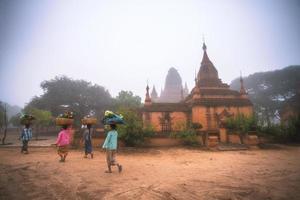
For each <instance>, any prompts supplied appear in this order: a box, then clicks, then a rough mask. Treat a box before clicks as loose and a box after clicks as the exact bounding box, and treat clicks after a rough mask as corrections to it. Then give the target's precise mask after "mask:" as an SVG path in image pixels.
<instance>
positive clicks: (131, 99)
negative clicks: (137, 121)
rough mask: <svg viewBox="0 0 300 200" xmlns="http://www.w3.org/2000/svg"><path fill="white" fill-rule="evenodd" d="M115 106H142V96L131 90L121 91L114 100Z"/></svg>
mask: <svg viewBox="0 0 300 200" xmlns="http://www.w3.org/2000/svg"><path fill="white" fill-rule="evenodd" d="M114 106H115V107H116V108H117V109H118V108H120V107H126V108H137V107H140V106H141V97H139V96H137V95H134V94H133V93H132V92H131V91H123V90H122V91H121V92H119V94H118V96H116V98H115V100H114Z"/></svg>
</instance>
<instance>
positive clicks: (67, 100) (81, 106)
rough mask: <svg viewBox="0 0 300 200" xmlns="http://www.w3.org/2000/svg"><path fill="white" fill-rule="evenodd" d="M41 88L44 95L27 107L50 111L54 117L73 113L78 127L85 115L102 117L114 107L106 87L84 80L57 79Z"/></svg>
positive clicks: (64, 77)
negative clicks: (110, 107)
mask: <svg viewBox="0 0 300 200" xmlns="http://www.w3.org/2000/svg"><path fill="white" fill-rule="evenodd" d="M41 88H42V89H43V91H44V94H42V95H41V96H39V97H37V96H36V97H34V98H33V99H32V100H31V101H30V102H29V104H28V105H27V106H26V107H31V108H38V109H42V110H48V111H50V112H51V113H52V114H53V115H54V116H58V115H59V114H61V113H63V112H65V111H73V112H74V113H75V123H76V124H77V125H79V124H80V119H81V118H83V117H84V116H85V115H87V114H91V113H94V114H96V115H102V114H103V112H104V110H105V109H106V108H107V107H109V106H111V105H112V98H111V96H110V94H109V92H108V91H107V90H105V88H104V87H102V86H99V85H96V84H94V85H93V84H91V83H90V82H87V81H84V80H73V79H71V78H68V77H66V76H61V77H55V78H54V79H52V80H48V81H44V82H42V83H41Z"/></svg>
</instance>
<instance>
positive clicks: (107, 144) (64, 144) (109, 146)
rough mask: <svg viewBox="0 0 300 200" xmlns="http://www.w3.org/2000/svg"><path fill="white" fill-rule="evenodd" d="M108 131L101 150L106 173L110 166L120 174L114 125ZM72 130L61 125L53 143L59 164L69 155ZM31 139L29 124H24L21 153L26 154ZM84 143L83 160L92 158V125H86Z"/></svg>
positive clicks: (115, 127)
mask: <svg viewBox="0 0 300 200" xmlns="http://www.w3.org/2000/svg"><path fill="white" fill-rule="evenodd" d="M109 127H110V130H109V131H108V133H107V136H106V138H105V141H104V143H103V145H102V148H103V149H105V151H106V162H107V168H108V169H107V170H106V171H105V172H106V173H112V166H117V168H118V172H122V165H120V164H119V163H118V162H117V161H116V151H117V146H118V145H117V144H118V132H117V126H116V124H110V125H109ZM71 135H72V129H71V128H70V125H67V124H65V125H62V128H61V131H60V132H59V134H58V137H57V140H56V142H55V144H56V146H57V153H58V155H59V156H60V160H59V161H60V162H65V161H66V158H67V156H68V153H69V146H70V142H71ZM31 138H32V130H31V128H30V124H25V127H24V129H23V130H22V132H21V136H20V139H21V140H22V144H23V145H22V148H21V153H24V154H28V142H29V140H30V139H31ZM81 141H83V143H84V149H85V152H84V158H87V157H88V155H90V157H91V158H94V153H93V146H92V125H91V124H87V125H86V129H85V130H84V132H83V137H82V140H81Z"/></svg>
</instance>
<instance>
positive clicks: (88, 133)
mask: <svg viewBox="0 0 300 200" xmlns="http://www.w3.org/2000/svg"><path fill="white" fill-rule="evenodd" d="M86 126H87V129H86V130H85V131H84V133H83V141H84V151H85V155H84V157H85V158H87V156H88V154H90V155H91V158H94V154H93V147H92V129H91V128H92V125H91V124H87V125H86Z"/></svg>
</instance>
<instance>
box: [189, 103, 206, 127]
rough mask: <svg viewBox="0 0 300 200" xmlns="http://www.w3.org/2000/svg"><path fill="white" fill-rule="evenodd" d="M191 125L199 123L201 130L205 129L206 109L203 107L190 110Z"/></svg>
mask: <svg viewBox="0 0 300 200" xmlns="http://www.w3.org/2000/svg"><path fill="white" fill-rule="evenodd" d="M192 123H200V124H201V125H202V129H203V130H206V129H207V120H206V108H205V107H204V106H194V107H193V108H192Z"/></svg>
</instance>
